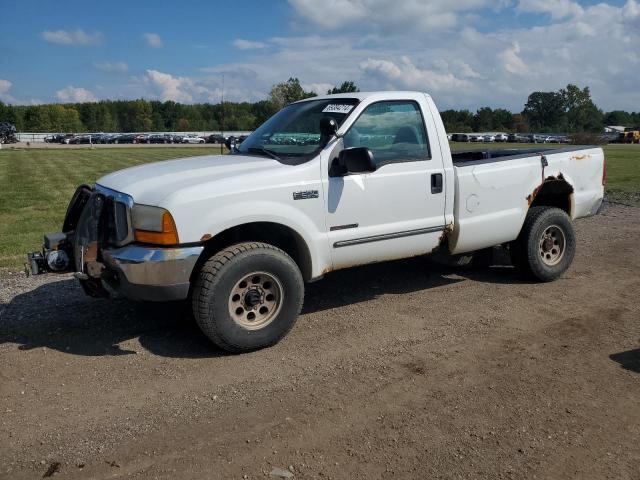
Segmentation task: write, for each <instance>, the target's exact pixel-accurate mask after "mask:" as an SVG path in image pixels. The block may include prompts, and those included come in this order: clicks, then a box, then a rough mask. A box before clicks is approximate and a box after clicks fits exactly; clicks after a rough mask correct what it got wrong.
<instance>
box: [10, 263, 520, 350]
mask: <svg viewBox="0 0 640 480" xmlns="http://www.w3.org/2000/svg"><path fill="white" fill-rule="evenodd" d="M466 280H474V281H479V282H483V283H522V280H521V279H519V278H518V277H517V275H516V274H515V272H514V271H513V268H511V267H505V266H496V267H492V268H489V269H483V270H473V269H461V268H454V267H446V266H442V265H439V264H435V263H433V262H431V261H428V260H427V259H425V258H420V257H417V258H413V259H407V260H399V261H394V262H386V263H381V264H373V265H367V266H363V267H357V268H353V269H348V270H343V271H340V272H336V273H333V274H329V275H327V277H326V278H325V279H324V280H322V281H320V282H316V283H312V284H309V285H308V286H307V294H306V298H305V304H304V307H303V311H302V313H303V314H309V313H314V312H322V311H324V310H327V309H332V308H337V307H341V306H344V305H348V304H353V303H359V302H364V301H368V300H372V299H375V298H377V297H379V296H380V295H384V294H403V293H410V292H415V291H418V290H427V289H437V288H439V287H442V286H446V285H451V284H455V283H459V282H464V281H466ZM132 339H137V340H138V342H139V344H140V345H141V346H142V347H143V348H144V349H146V350H148V351H149V352H151V353H153V354H155V355H159V356H163V357H173V358H205V357H216V356H222V355H226V354H225V353H224V352H222V351H220V350H219V349H217V348H216V347H215V346H213V344H211V342H210V341H209V340H208V339H207V338H206V337H205V336H204V335H203V334H202V333H201V332H200V330H199V328H198V326H197V325H196V323H195V321H194V320H193V319H192V317H191V315H190V313H189V306H188V305H187V304H186V302H184V303H180V302H175V303H170V304H167V303H160V304H154V303H139V302H132V301H128V300H125V299H111V300H108V299H93V298H89V297H86V296H85V295H84V293H83V292H82V290H81V288H80V286H79V284H78V283H77V282H76V281H75V280H73V279H64V280H60V281H55V282H51V283H46V284H43V285H41V286H39V287H37V288H35V289H34V290H32V291H29V292H26V293H23V294H20V295H17V296H16V297H14V298H13V299H12V300H11V301H10V302H9V303H8V304H0V344H4V343H14V344H18V348H19V349H21V350H30V349H34V348H39V347H47V348H51V349H54V350H58V351H61V352H66V353H69V354H72V355H80V356H104V355H133V354H136V352H135V351H134V350H131V349H127V347H126V346H121V345H120V344H122V343H123V342H127V341H128V340H132Z"/></svg>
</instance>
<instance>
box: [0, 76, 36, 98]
mask: <svg viewBox="0 0 640 480" xmlns="http://www.w3.org/2000/svg"><path fill="white" fill-rule="evenodd" d="M12 86H13V83H11V82H10V81H9V80H4V79H2V78H0V100H1V101H3V102H6V103H9V104H11V105H38V104H40V103H44V102H43V101H42V100H40V99H37V98H31V99H29V100H19V99H17V98H15V97H14V96H12V95H10V94H9V90H11V87H12Z"/></svg>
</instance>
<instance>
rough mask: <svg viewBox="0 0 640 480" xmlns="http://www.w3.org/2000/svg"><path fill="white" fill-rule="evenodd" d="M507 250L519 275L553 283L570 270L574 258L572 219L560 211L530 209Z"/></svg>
mask: <svg viewBox="0 0 640 480" xmlns="http://www.w3.org/2000/svg"><path fill="white" fill-rule="evenodd" d="M509 250H510V253H511V261H512V263H513V265H514V267H516V269H518V270H519V271H520V272H521V273H523V274H525V275H526V276H528V277H532V278H534V279H536V280H539V281H542V282H550V281H552V280H555V279H556V278H558V277H560V276H561V275H562V274H563V273H564V272H565V271H566V270H567V269H568V268H569V266H570V265H571V262H572V261H573V257H574V255H575V251H576V241H575V233H574V231H573V225H572V224H571V219H570V218H569V216H568V215H567V214H566V213H565V212H564V211H563V210H560V209H559V208H555V207H533V208H530V209H529V212H528V213H527V217H526V219H525V222H524V225H523V226H522V230H521V231H520V235H519V236H518V238H517V239H516V240H515V241H514V242H513V243H512V244H511V245H510V247H509Z"/></svg>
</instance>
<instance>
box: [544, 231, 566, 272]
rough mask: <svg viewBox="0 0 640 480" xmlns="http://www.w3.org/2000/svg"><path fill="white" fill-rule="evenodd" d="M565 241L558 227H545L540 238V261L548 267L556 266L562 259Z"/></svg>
mask: <svg viewBox="0 0 640 480" xmlns="http://www.w3.org/2000/svg"><path fill="white" fill-rule="evenodd" d="M565 245H566V239H565V236H564V231H563V230H562V228H560V227H559V226H558V225H551V226H549V227H547V228H546V229H545V230H544V232H543V233H542V236H541V237H540V245H539V249H538V250H539V252H540V258H542V261H543V262H544V263H545V264H546V265H549V266H553V265H557V264H558V263H560V261H561V260H562V257H564V250H565Z"/></svg>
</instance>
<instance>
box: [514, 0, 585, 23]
mask: <svg viewBox="0 0 640 480" xmlns="http://www.w3.org/2000/svg"><path fill="white" fill-rule="evenodd" d="M517 9H518V11H519V12H525V13H548V14H549V15H551V18H553V19H554V20H555V19H560V18H565V17H573V16H576V15H580V14H582V13H583V12H584V10H583V8H582V7H581V6H580V5H579V4H578V3H576V2H573V1H572V0H520V1H519V2H518V7H517Z"/></svg>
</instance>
